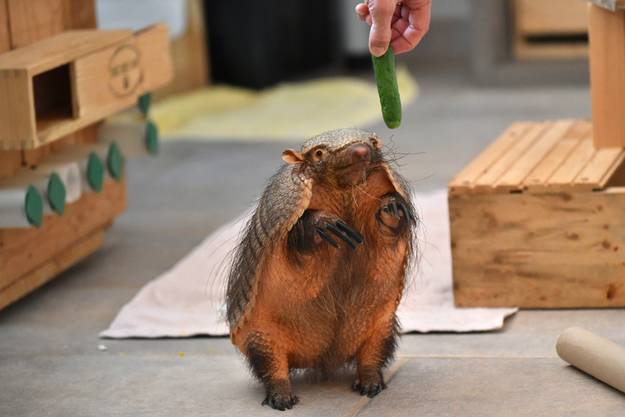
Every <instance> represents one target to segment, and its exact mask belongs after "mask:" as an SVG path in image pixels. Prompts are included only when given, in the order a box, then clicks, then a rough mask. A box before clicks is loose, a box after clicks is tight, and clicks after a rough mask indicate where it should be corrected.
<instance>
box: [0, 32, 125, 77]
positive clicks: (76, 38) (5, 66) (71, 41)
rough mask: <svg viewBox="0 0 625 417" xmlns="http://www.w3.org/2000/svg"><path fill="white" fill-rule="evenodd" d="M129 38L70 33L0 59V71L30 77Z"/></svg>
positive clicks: (4, 55) (113, 33) (59, 35)
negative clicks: (20, 71)
mask: <svg viewBox="0 0 625 417" xmlns="http://www.w3.org/2000/svg"><path fill="white" fill-rule="evenodd" d="M131 37H132V31H130V30H71V31H67V32H63V33H60V34H58V35H56V36H52V37H50V38H47V39H44V40H41V41H39V42H36V43H34V44H32V45H29V46H26V47H24V48H19V49H15V50H13V51H10V52H7V53H5V54H3V55H2V56H1V57H0V70H26V71H27V72H28V74H29V75H34V74H39V73H41V72H43V71H46V70H49V69H52V68H55V67H58V66H59V65H62V64H66V63H68V62H71V61H74V60H75V59H77V58H79V57H81V56H84V55H86V54H89V53H92V52H96V51H99V50H101V49H104V48H107V47H110V46H112V45H115V44H118V43H119V42H122V41H124V40H128V39H130V38H131Z"/></svg>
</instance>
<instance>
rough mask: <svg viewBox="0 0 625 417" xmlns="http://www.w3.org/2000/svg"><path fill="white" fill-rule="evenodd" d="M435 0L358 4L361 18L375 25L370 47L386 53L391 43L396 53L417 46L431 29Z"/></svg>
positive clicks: (371, 0)
mask: <svg viewBox="0 0 625 417" xmlns="http://www.w3.org/2000/svg"><path fill="white" fill-rule="evenodd" d="M431 9H432V1H431V0H403V1H399V2H398V1H397V0H364V1H363V2H362V3H359V4H358V5H356V13H357V14H358V17H359V18H360V20H363V21H366V22H367V23H368V24H369V26H371V32H370V33H369V50H370V51H371V54H372V55H375V56H381V55H384V53H385V52H386V50H387V49H388V47H389V45H390V46H391V48H392V49H393V52H394V53H395V54H401V53H403V52H408V51H411V50H412V49H414V47H415V46H417V45H418V44H419V42H420V41H421V39H423V37H424V36H425V34H426V33H427V31H428V29H429V28H430V11H431Z"/></svg>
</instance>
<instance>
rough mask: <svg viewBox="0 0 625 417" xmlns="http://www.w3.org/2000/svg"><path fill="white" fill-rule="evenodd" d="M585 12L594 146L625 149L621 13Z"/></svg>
mask: <svg viewBox="0 0 625 417" xmlns="http://www.w3.org/2000/svg"><path fill="white" fill-rule="evenodd" d="M589 12H590V17H589V29H590V31H589V33H590V85H591V98H592V119H593V129H594V135H593V138H594V143H595V147H596V148H598V149H601V148H609V147H625V12H624V11H617V12H611V11H609V10H606V9H602V8H601V7H598V6H595V5H591V6H590V11H589Z"/></svg>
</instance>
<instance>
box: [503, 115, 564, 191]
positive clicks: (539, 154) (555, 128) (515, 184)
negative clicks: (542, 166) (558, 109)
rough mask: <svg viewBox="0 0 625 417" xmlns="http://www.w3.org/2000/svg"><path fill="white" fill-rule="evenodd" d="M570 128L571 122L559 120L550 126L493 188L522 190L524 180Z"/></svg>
mask: <svg viewBox="0 0 625 417" xmlns="http://www.w3.org/2000/svg"><path fill="white" fill-rule="evenodd" d="M572 126H573V121H572V120H561V121H557V122H554V123H553V124H551V125H550V126H549V128H548V129H547V130H546V131H545V132H544V133H543V134H542V135H541V137H540V139H539V140H537V141H535V142H534V143H533V144H532V146H531V147H530V148H528V149H527V151H526V152H525V153H524V154H522V155H520V156H519V158H518V159H516V161H514V163H513V165H512V166H511V167H510V168H509V169H508V170H507V171H506V172H505V173H504V174H503V175H502V176H501V177H500V178H499V180H497V183H496V184H495V186H496V187H498V188H504V189H508V190H511V189H522V188H523V183H524V180H525V179H526V178H527V176H528V175H529V174H530V172H532V170H533V169H534V168H536V166H537V165H538V164H539V163H540V162H541V161H542V160H543V159H545V157H546V156H547V155H548V154H549V152H551V150H552V149H553V148H554V147H555V145H556V144H557V143H558V142H559V141H560V140H561V139H562V138H563V137H564V136H565V135H566V133H567V132H568V131H569V130H570V129H571V127H572Z"/></svg>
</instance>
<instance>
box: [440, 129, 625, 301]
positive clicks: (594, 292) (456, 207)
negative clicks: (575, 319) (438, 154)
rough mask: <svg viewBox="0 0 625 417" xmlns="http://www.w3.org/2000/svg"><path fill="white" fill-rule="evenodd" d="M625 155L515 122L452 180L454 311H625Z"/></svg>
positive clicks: (584, 134) (584, 135) (577, 136)
mask: <svg viewBox="0 0 625 417" xmlns="http://www.w3.org/2000/svg"><path fill="white" fill-rule="evenodd" d="M624 159H625V151H624V150H623V149H616V148H615V149H600V150H596V149H594V148H593V146H592V127H591V125H590V123H589V122H586V121H574V120H563V121H554V122H543V123H515V124H513V125H512V126H511V127H510V128H509V129H507V130H506V131H505V132H504V133H503V134H502V135H501V136H500V137H499V138H498V139H497V140H496V141H495V142H493V143H492V144H491V145H490V146H489V147H488V148H487V149H485V150H484V151H483V152H482V153H481V154H480V155H479V156H478V157H477V158H476V159H475V160H473V161H472V162H471V163H470V164H469V165H468V166H467V167H466V168H465V169H463V170H462V171H461V172H460V173H459V174H458V175H457V176H456V177H455V178H454V179H453V180H452V181H451V182H450V184H449V210H450V223H451V238H452V255H453V273H454V294H455V301H456V304H457V305H458V306H462V307H468V306H482V307H495V306H520V307H540V308H555V307H615V306H625V234H624V233H623V230H625V216H624V215H623V213H625V168H624V166H625V165H624V164H623V161H624Z"/></svg>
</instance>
